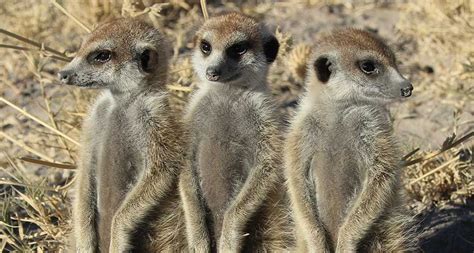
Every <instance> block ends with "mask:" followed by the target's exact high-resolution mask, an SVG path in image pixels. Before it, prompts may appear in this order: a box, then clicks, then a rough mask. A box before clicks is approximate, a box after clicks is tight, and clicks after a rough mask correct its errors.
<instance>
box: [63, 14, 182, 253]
mask: <svg viewBox="0 0 474 253" xmlns="http://www.w3.org/2000/svg"><path fill="white" fill-rule="evenodd" d="M104 49H106V50H110V51H111V52H112V57H111V58H110V61H107V62H104V63H98V62H94V61H91V59H90V57H88V56H90V54H91V53H92V54H94V52H97V50H104ZM147 50H148V51H147ZM144 55H146V57H143V56H144ZM167 70H168V43H167V42H166V40H165V39H164V36H163V35H162V34H161V33H160V32H159V31H158V30H156V29H155V28H153V27H152V26H150V25H147V24H146V23H143V22H140V21H138V20H134V19H119V20H115V21H111V22H108V23H106V24H104V25H101V26H99V27H98V28H97V29H96V30H94V31H93V32H92V33H91V34H90V35H89V36H88V37H87V39H86V40H85V41H84V43H83V44H82V46H81V49H80V50H79V52H78V54H77V56H76V57H75V58H74V60H73V61H72V62H71V63H69V64H68V65H67V66H65V67H64V69H63V70H62V71H61V72H60V73H59V76H60V79H61V80H62V81H63V82H65V83H67V84H69V85H75V86H79V87H87V88H100V89H102V90H103V91H102V93H101V95H99V97H98V99H97V100H96V102H95V103H94V105H93V106H92V107H91V109H90V111H89V113H88V115H87V117H86V118H85V120H84V125H83V134H82V142H81V159H80V162H79V170H78V174H77V182H76V193H75V200H74V207H73V230H74V235H73V241H74V243H73V244H74V246H73V248H74V250H73V251H75V252H98V251H100V252H126V251H128V250H134V251H145V252H172V251H182V250H185V249H186V238H185V227H184V212H183V208H182V205H181V202H180V197H179V193H178V185H177V183H178V182H177V181H178V174H179V172H180V170H181V168H182V167H183V166H184V159H183V153H184V152H183V146H184V144H183V141H184V140H183V138H184V136H183V131H182V130H181V126H180V124H179V121H178V120H177V119H176V116H175V113H174V112H173V111H172V110H171V108H170V106H169V101H168V96H169V95H168V93H167V92H166V90H165V86H164V84H165V82H166V73H167Z"/></svg>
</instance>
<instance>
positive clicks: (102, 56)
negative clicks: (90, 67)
mask: <svg viewBox="0 0 474 253" xmlns="http://www.w3.org/2000/svg"><path fill="white" fill-rule="evenodd" d="M111 58H112V52H110V51H109V50H101V51H98V52H96V53H95V56H94V61H96V62H99V63H106V62H108V61H110V59H111Z"/></svg>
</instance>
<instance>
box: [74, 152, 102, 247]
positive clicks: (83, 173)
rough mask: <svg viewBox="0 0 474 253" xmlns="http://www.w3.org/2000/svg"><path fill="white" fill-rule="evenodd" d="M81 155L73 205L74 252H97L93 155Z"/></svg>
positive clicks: (94, 162) (94, 163)
mask: <svg viewBox="0 0 474 253" xmlns="http://www.w3.org/2000/svg"><path fill="white" fill-rule="evenodd" d="M90 155H91V156H90V157H83V158H82V161H83V164H84V166H82V168H81V169H80V170H79V173H78V175H77V182H76V184H77V185H76V187H77V190H78V192H77V193H76V198H75V200H74V205H73V217H74V219H73V227H74V237H75V239H74V247H75V250H76V252H97V251H98V246H99V245H98V244H99V243H98V235H97V228H96V225H97V191H96V184H95V167H96V166H95V165H96V161H95V156H94V155H93V154H90ZM85 156H87V155H85Z"/></svg>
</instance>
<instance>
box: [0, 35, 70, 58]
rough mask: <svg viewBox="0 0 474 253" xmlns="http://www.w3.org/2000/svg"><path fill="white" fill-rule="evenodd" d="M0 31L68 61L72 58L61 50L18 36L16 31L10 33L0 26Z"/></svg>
mask: <svg viewBox="0 0 474 253" xmlns="http://www.w3.org/2000/svg"><path fill="white" fill-rule="evenodd" d="M0 33H3V34H5V35H7V36H10V37H12V38H14V39H17V40H19V41H22V42H24V43H27V44H30V45H33V46H35V47H37V48H39V49H40V50H44V51H46V52H49V53H52V54H55V55H57V56H60V57H63V58H64V59H68V60H69V61H70V60H72V59H71V58H70V57H68V56H67V55H66V54H64V53H61V52H59V51H57V50H55V49H52V48H50V47H48V46H45V45H44V44H43V43H39V42H36V41H34V40H30V39H28V38H25V37H23V36H20V35H18V34H16V33H12V32H9V31H7V30H5V29H1V28H0Z"/></svg>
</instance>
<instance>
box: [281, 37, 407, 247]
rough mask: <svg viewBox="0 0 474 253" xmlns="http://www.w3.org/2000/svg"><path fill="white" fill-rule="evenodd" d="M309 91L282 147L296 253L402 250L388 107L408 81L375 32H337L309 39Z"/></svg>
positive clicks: (403, 218)
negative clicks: (311, 41) (312, 47)
mask: <svg viewBox="0 0 474 253" xmlns="http://www.w3.org/2000/svg"><path fill="white" fill-rule="evenodd" d="M315 45H317V46H316V48H315V50H314V51H313V52H315V53H314V55H313V57H312V60H311V61H310V62H309V64H308V69H309V74H308V76H307V91H306V93H305V95H304V96H303V98H302V101H301V107H300V108H299V110H298V112H297V114H296V116H295V118H294V120H293V121H292V124H291V127H290V133H289V135H288V137H287V140H286V145H285V152H284V156H285V167H286V169H285V175H286V177H287V183H288V188H289V195H290V199H291V202H292V208H293V211H294V216H295V222H296V231H298V235H297V237H298V240H297V241H298V248H299V249H300V250H301V251H302V252H333V251H334V250H335V252H339V253H342V252H356V251H357V252H359V251H360V252H406V251H408V250H409V249H410V248H411V247H412V246H413V245H412V242H413V237H412V235H411V233H410V223H409V221H410V220H411V219H410V217H409V216H408V215H406V214H405V213H404V212H403V210H402V209H401V205H402V204H403V199H402V194H400V188H401V186H400V181H399V172H400V171H399V170H400V164H401V155H400V152H399V150H398V145H397V141H396V139H395V137H394V135H393V129H392V123H391V121H390V119H389V112H388V109H387V108H386V105H387V104H388V103H389V102H391V101H394V100H395V99H397V98H399V97H408V96H410V95H411V92H412V90H413V87H412V85H411V84H410V82H409V81H408V80H406V79H405V78H404V77H402V75H401V74H400V73H399V71H398V68H397V65H396V61H395V56H394V54H393V52H392V51H391V50H390V48H389V47H388V46H387V45H386V44H385V43H384V42H383V41H382V40H381V39H379V38H378V37H376V36H374V35H372V34H370V33H368V32H365V31H361V30H357V29H343V30H337V31H334V32H332V33H329V34H327V35H325V36H322V38H320V39H319V40H317V42H316V43H315Z"/></svg>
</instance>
